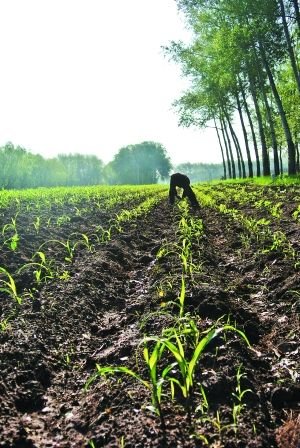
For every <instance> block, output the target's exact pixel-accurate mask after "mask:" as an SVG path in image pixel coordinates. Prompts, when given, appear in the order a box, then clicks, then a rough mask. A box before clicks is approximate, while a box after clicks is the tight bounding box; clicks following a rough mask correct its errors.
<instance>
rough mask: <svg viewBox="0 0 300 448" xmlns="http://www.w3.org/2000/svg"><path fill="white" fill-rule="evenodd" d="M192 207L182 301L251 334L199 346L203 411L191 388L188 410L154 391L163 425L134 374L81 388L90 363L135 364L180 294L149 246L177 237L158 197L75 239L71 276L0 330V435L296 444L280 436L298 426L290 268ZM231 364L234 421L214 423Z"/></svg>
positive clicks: (205, 322) (115, 442) (295, 279)
mask: <svg viewBox="0 0 300 448" xmlns="http://www.w3.org/2000/svg"><path fill="white" fill-rule="evenodd" d="M191 213H194V215H193V217H194V219H201V220H202V221H203V224H204V235H203V237H202V238H201V240H200V242H199V244H198V245H197V246H196V245H194V247H193V251H194V262H195V264H197V265H198V266H201V269H199V271H197V272H196V273H195V275H194V278H193V281H190V282H189V283H188V289H187V293H186V305H185V306H186V312H188V313H190V315H192V316H196V318H195V319H196V320H197V322H198V325H199V328H201V329H203V330H205V329H207V328H209V327H210V325H212V324H213V323H214V322H215V321H216V320H217V319H220V318H222V322H223V321H224V322H228V321H229V320H230V322H231V323H232V324H234V325H236V326H237V328H239V329H241V330H243V331H245V334H246V335H247V337H248V339H249V340H250V343H251V344H252V348H248V347H247V346H246V344H245V342H244V341H243V340H241V338H239V337H238V336H237V335H230V336H228V338H226V339H222V338H217V339H216V341H215V342H214V343H212V344H211V345H210V346H209V347H208V349H207V350H206V352H205V354H204V355H203V356H202V358H201V369H199V371H198V372H197V381H199V383H201V384H202V385H203V387H204V388H205V391H206V396H207V401H208V403H209V417H210V418H209V419H207V420H204V419H201V418H200V417H201V415H200V412H199V409H198V410H196V409H197V405H198V407H199V404H200V403H201V402H202V401H201V396H200V393H199V391H197V392H196V393H195V395H194V397H193V400H194V401H195V406H194V408H193V409H194V410H193V415H192V420H191V421H190V420H189V418H188V416H187V413H186V411H185V409H184V407H183V406H182V405H181V404H180V399H179V401H176V402H172V401H171V400H170V398H166V399H164V400H163V404H162V406H163V411H164V416H165V423H166V430H165V431H162V429H161V426H160V420H159V418H158V417H157V416H155V415H154V414H153V413H151V412H150V411H147V409H145V405H147V404H150V394H149V391H148V390H147V389H146V388H145V387H144V386H143V385H142V384H140V383H139V382H137V381H136V380H135V379H134V378H132V377H130V376H127V375H119V376H118V375H114V376H109V377H107V378H106V379H105V378H102V379H100V378H99V380H97V381H95V382H94V383H93V384H92V385H91V386H90V388H89V389H88V390H87V391H85V390H84V385H85V383H86V381H87V379H88V378H89V377H90V376H91V375H92V374H93V373H94V372H95V365H96V363H98V364H101V365H125V366H127V367H129V368H131V369H133V370H135V371H137V369H138V371H139V373H140V374H141V375H142V376H144V377H147V369H146V366H145V365H143V363H142V359H141V355H140V351H141V350H139V351H137V349H138V347H139V344H140V342H141V340H142V338H143V337H144V336H145V334H147V335H160V334H161V331H162V329H163V328H166V327H167V326H170V325H173V324H174V319H175V317H174V312H173V311H171V312H169V308H168V306H165V305H166V304H167V303H168V301H172V300H176V298H177V297H178V294H179V290H180V279H181V271H182V267H181V264H180V260H179V258H178V256H176V254H170V255H168V256H165V257H162V258H161V259H159V260H157V259H156V254H157V252H158V250H159V249H160V248H161V247H162V246H163V245H164V244H166V243H172V242H175V241H176V238H177V230H178V212H177V211H176V210H175V209H173V208H171V207H169V205H168V204H167V200H163V201H162V202H161V203H160V204H158V205H157V206H156V207H155V208H154V209H153V210H151V212H150V213H149V214H148V215H147V216H146V217H145V216H144V217H142V218H139V219H138V220H137V221H136V222H132V223H127V224H126V225H124V229H123V232H122V233H120V234H116V235H115V236H114V237H113V239H112V240H111V241H110V242H108V243H105V244H102V245H101V246H99V247H97V250H96V251H95V252H92V253H87V252H84V251H82V252H81V256H80V257H77V258H76V260H75V262H74V264H73V265H72V268H71V271H70V278H69V279H67V280H63V279H61V280H55V282H54V281H53V282H52V281H51V282H49V283H47V284H45V285H44V286H43V288H42V289H41V290H40V291H39V293H37V294H36V296H35V297H34V299H32V298H30V297H29V298H28V299H27V300H26V301H25V302H24V303H23V304H22V306H21V307H20V310H19V312H18V314H17V315H16V316H15V317H14V319H13V320H11V321H10V325H9V329H8V330H7V331H4V332H1V333H0V344H1V359H0V369H1V376H0V399H1V410H0V428H1V433H0V446H1V447H5V448H12V447H22V448H23V447H24V448H27V447H38V448H40V447H41V448H42V447H49V448H53V447H58V448H65V447H93V446H94V447H102V446H107V447H122V446H125V447H192V446H205V444H204V437H202V436H205V437H206V438H207V440H208V441H209V444H210V445H209V446H212V447H215V448H216V447H227V448H229V447H255V448H258V447H277V446H278V447H280V448H282V447H284V446H286V447H288V446H291V447H297V445H296V444H295V445H292V444H291V445H285V443H290V442H287V440H288V437H294V438H295V437H296V436H295V434H296V433H297V431H298V434H299V424H298V423H297V419H296V418H297V412H298V411H299V408H298V406H299V401H300V388H299V382H298V381H299V377H297V372H298V373H299V361H298V360H299V353H298V349H299V348H298V342H299V341H298V338H299V336H298V335H299V319H298V317H299V314H298V313H299V302H298V304H297V302H296V300H295V297H297V295H295V292H294V291H299V274H298V272H297V271H296V270H295V269H294V267H293V262H292V260H289V259H288V258H286V257H284V256H282V255H280V254H275V255H274V254H272V255H271V256H270V255H264V254H259V253H258V247H255V244H253V245H251V246H250V247H249V248H248V249H245V247H244V246H243V245H242V242H241V240H240V238H239V235H240V233H241V232H242V229H241V228H240V227H239V225H238V224H237V223H235V222H233V221H232V220H231V219H230V218H229V217H228V216H223V215H220V213H218V212H217V211H214V210H213V209H207V208H203V209H201V210H200V211H197V212H191ZM297 236H299V232H298V234H297ZM294 239H295V241H296V235H294ZM298 241H299V238H298ZM161 291H163V294H162V293H161ZM162 305H164V306H165V307H162ZM297 307H298V308H297ZM162 311H163V312H162ZM172 313H173V315H172ZM137 353H139V354H138V355H137ZM137 362H138V366H137ZM240 365H242V369H243V372H244V373H245V376H244V377H243V379H242V387H243V389H250V390H251V392H249V393H247V394H245V396H244V404H245V407H243V410H242V412H241V415H240V417H239V426H238V430H237V431H233V429H232V428H230V427H228V428H226V425H229V424H230V423H231V422H232V408H233V404H234V400H233V396H232V393H233V392H235V388H236V385H237V380H236V375H237V369H238V366H240ZM289 416H290V417H291V420H290V421H289V423H288V424H286V425H285V426H284V422H285V421H287V420H288V417H289ZM297 425H298V426H297ZM279 428H281V429H279ZM290 434H292V435H290ZM276 438H277V439H276ZM290 440H292V439H290ZM295 440H296V439H295ZM291 443H293V442H291Z"/></svg>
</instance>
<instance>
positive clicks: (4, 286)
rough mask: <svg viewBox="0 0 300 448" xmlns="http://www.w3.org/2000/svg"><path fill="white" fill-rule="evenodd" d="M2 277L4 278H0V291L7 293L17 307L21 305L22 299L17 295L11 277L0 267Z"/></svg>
mask: <svg viewBox="0 0 300 448" xmlns="http://www.w3.org/2000/svg"><path fill="white" fill-rule="evenodd" d="M1 274H2V275H4V276H5V278H1V277H0V291H2V292H5V293H7V294H8V295H9V296H10V297H11V298H12V299H14V300H15V301H16V302H17V303H18V305H21V303H22V299H21V297H20V296H19V295H18V292H17V287H16V284H15V281H14V279H13V277H12V276H11V275H10V273H9V272H7V270H6V269H4V268H2V267H0V275H1Z"/></svg>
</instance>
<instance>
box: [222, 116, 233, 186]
mask: <svg viewBox="0 0 300 448" xmlns="http://www.w3.org/2000/svg"><path fill="white" fill-rule="evenodd" d="M222 129H223V136H224V142H226V143H225V144H226V147H227V149H228V171H229V172H230V178H231V179H236V173H235V164H234V160H233V154H232V147H231V142H230V138H229V135H228V132H227V127H226V123H225V121H224V119H223V118H222Z"/></svg>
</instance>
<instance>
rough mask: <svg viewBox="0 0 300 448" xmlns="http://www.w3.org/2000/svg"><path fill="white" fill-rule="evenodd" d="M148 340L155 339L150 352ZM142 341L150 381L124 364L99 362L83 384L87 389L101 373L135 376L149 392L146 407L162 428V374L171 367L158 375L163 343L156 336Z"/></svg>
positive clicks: (163, 426) (163, 425) (163, 424)
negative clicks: (103, 364) (101, 364)
mask: <svg viewBox="0 0 300 448" xmlns="http://www.w3.org/2000/svg"><path fill="white" fill-rule="evenodd" d="M150 341H151V342H152V341H155V345H154V348H153V349H152V352H150V351H149V348H148V342H150ZM142 342H143V344H144V349H143V356H144V360H145V362H146V364H147V366H148V374H149V377H150V381H148V380H144V379H143V378H142V377H141V376H140V375H139V374H137V373H136V372H134V371H133V370H131V369H129V368H128V367H126V366H117V367H114V366H105V367H101V366H100V365H99V364H96V373H95V374H94V375H93V376H91V377H90V378H89V379H88V380H87V382H86V384H85V389H86V390H87V389H88V387H89V386H90V385H91V383H93V382H94V381H95V379H96V378H97V377H98V376H102V375H112V374H116V373H123V374H126V375H129V376H131V377H133V378H135V379H136V380H137V381H139V382H140V383H141V384H143V386H145V387H146V388H147V389H148V390H149V391H150V392H151V402H152V404H151V406H148V407H147V408H148V409H150V410H151V411H154V412H155V413H156V414H157V415H158V416H159V417H160V420H161V425H162V428H163V429H164V428H165V423H164V418H163V414H162V410H161V395H162V385H163V382H164V376H166V375H167V373H168V372H169V370H170V369H171V367H170V366H168V367H167V368H166V369H165V370H164V372H163V374H162V376H161V377H158V375H157V365H158V362H159V361H160V359H161V356H162V353H163V351H164V348H165V345H164V344H163V343H162V341H161V340H159V339H158V338H151V337H146V338H144V340H143V341H142Z"/></svg>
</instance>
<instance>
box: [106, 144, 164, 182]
mask: <svg viewBox="0 0 300 448" xmlns="http://www.w3.org/2000/svg"><path fill="white" fill-rule="evenodd" d="M109 165H110V167H109V168H110V174H112V172H113V173H114V174H113V177H114V183H116V184H137V185H144V184H155V183H157V181H158V179H159V177H160V178H162V179H165V178H167V177H168V176H169V174H170V171H171V162H170V159H169V157H168V156H167V153H166V150H165V148H164V147H163V146H162V145H161V144H160V143H155V142H143V143H139V144H135V145H129V146H126V147H123V148H121V149H120V150H119V152H118V153H117V154H116V155H115V157H114V159H113V161H112V162H111V163H110V164H109Z"/></svg>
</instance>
